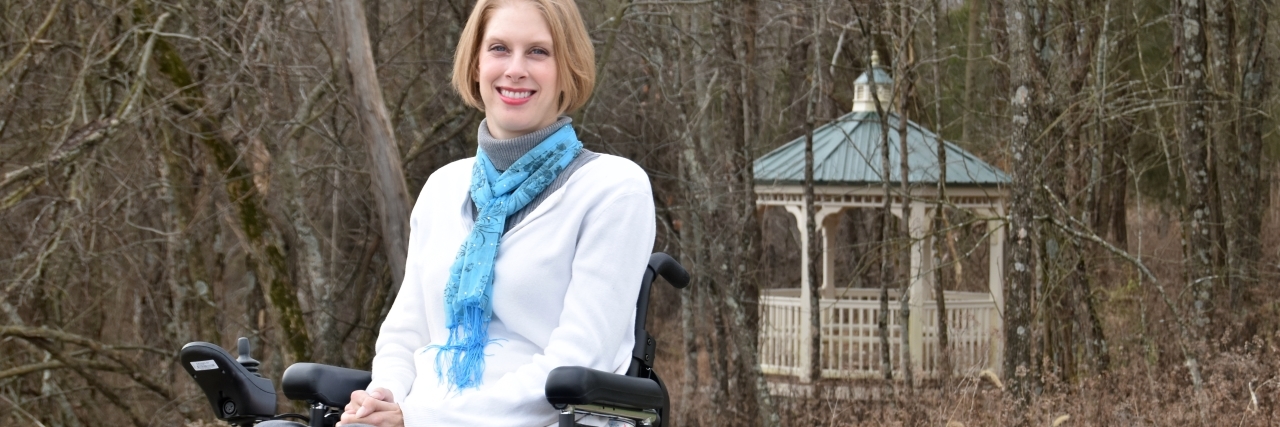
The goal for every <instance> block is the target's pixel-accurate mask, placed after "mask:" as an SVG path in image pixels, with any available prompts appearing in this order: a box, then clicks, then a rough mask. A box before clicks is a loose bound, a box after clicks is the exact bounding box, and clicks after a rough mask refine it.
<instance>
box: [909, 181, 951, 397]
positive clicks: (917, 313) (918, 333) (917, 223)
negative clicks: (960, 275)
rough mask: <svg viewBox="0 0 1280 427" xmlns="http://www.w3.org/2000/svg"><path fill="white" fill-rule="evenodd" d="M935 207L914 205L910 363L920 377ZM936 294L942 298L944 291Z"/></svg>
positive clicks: (930, 272)
mask: <svg viewBox="0 0 1280 427" xmlns="http://www.w3.org/2000/svg"><path fill="white" fill-rule="evenodd" d="M933 215H934V212H933V209H931V208H929V207H928V206H926V205H925V204H923V203H917V204H915V205H914V206H912V207H911V216H910V221H911V222H910V223H909V227H910V228H909V230H910V235H911V270H910V271H911V287H910V288H909V289H908V291H907V292H908V295H909V296H910V298H911V299H910V301H909V304H910V308H911V313H910V314H909V315H908V316H907V334H908V335H907V344H908V345H909V346H910V349H911V366H912V367H913V368H914V371H915V372H916V375H917V378H920V376H921V375H923V373H924V372H923V370H922V369H923V368H924V363H923V362H924V306H925V304H924V303H925V300H927V299H929V293H930V292H932V291H933V281H934V278H933V242H932V240H933V237H932V234H931V231H932V228H933ZM937 297H939V298H942V297H943V296H942V295H938V296H937Z"/></svg>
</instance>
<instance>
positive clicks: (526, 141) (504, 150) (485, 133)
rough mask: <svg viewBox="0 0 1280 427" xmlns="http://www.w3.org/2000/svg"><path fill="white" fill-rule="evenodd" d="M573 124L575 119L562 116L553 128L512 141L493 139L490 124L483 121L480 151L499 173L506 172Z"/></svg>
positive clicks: (481, 123)
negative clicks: (561, 130)
mask: <svg viewBox="0 0 1280 427" xmlns="http://www.w3.org/2000/svg"><path fill="white" fill-rule="evenodd" d="M571 122H573V119H571V118H569V117H568V116H560V118H559V119H558V120H556V121H555V122H554V123H552V124H551V126H547V127H545V128H542V129H538V130H536V131H533V132H530V133H527V134H524V135H520V136H517V137H515V138H511V139H497V138H494V137H493V134H490V133H489V125H488V123H486V122H485V121H484V120H481V121H480V129H479V132H477V134H476V141H477V142H479V144H480V149H481V150H484V154H485V155H487V156H489V161H490V162H493V167H494V168H495V169H497V170H499V171H505V170H507V168H509V167H511V165H512V164H514V163H515V162H516V160H520V157H523V156H524V154H525V153H528V152H529V150H532V149H533V147H536V146H538V144H539V143H542V141H543V140H545V139H547V137H548V136H551V134H553V133H556V131H558V130H560V128H562V127H564V126H565V125H568V124H569V123H571Z"/></svg>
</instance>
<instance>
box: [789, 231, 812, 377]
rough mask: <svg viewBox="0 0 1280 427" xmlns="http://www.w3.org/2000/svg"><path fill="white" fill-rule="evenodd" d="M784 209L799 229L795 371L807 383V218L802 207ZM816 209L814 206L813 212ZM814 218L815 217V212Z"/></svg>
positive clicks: (809, 357)
mask: <svg viewBox="0 0 1280 427" xmlns="http://www.w3.org/2000/svg"><path fill="white" fill-rule="evenodd" d="M786 208H787V212H790V213H791V216H794V217H795V218H796V227H799V228H800V328H799V329H800V336H799V337H798V338H799V341H800V345H799V347H800V348H798V349H796V350H797V351H798V352H799V353H800V355H799V356H800V357H798V358H797V360H796V362H797V363H796V369H797V370H798V371H799V372H798V374H799V377H800V382H802V383H808V382H810V381H812V380H813V379H812V378H809V372H810V371H811V369H809V368H810V367H811V366H813V363H814V357H813V356H814V355H813V354H812V353H810V351H809V350H810V349H812V348H813V325H812V324H811V323H810V322H809V319H811V318H812V317H811V316H812V313H813V312H812V311H811V310H810V309H809V298H810V295H811V294H812V293H811V292H810V290H809V256H810V254H809V216H808V215H805V213H804V206H803V205H787V206H786ZM817 208H818V207H817V206H814V209H815V210H817ZM814 216H815V217H817V212H814Z"/></svg>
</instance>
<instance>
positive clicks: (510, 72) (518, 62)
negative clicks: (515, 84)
mask: <svg viewBox="0 0 1280 427" xmlns="http://www.w3.org/2000/svg"><path fill="white" fill-rule="evenodd" d="M525 66H526V64H525V59H524V56H522V55H514V56H512V58H511V61H508V62H507V72H506V74H505V75H506V77H507V78H509V79H511V80H520V79H523V78H524V77H525V76H528V75H529V72H528V70H527V69H526V68H525Z"/></svg>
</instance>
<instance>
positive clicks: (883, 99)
mask: <svg viewBox="0 0 1280 427" xmlns="http://www.w3.org/2000/svg"><path fill="white" fill-rule="evenodd" d="M872 90H875V93H876V98H872V97H871V91H872ZM876 99H879V100H880V106H881V107H882V108H883V109H884V110H885V111H889V110H892V109H893V108H892V105H893V102H892V100H893V77H892V76H890V75H889V73H888V72H885V70H884V68H881V67H880V55H879V54H877V53H876V52H875V51H872V52H871V69H870V70H867V71H866V72H863V73H862V75H861V76H858V79H857V80H854V81H853V112H855V113H857V112H875V111H876Z"/></svg>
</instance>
